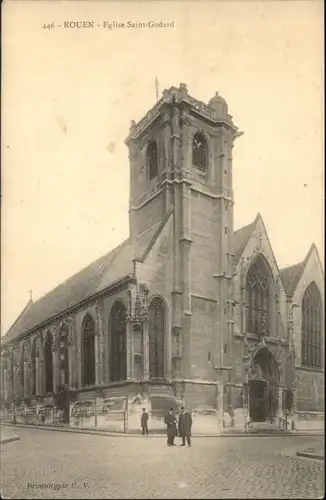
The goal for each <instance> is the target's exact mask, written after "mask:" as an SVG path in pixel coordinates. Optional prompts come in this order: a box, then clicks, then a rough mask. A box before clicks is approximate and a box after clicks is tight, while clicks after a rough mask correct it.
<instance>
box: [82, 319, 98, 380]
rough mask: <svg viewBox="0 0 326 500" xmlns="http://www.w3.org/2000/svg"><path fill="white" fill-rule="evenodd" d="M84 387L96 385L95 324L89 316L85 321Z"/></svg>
mask: <svg viewBox="0 0 326 500" xmlns="http://www.w3.org/2000/svg"><path fill="white" fill-rule="evenodd" d="M82 331H83V365H82V374H83V379H82V383H83V386H87V385H94V384H95V323H94V320H93V318H92V317H91V316H90V315H89V314H88V315H87V316H86V317H85V319H84V321H83V329H82Z"/></svg>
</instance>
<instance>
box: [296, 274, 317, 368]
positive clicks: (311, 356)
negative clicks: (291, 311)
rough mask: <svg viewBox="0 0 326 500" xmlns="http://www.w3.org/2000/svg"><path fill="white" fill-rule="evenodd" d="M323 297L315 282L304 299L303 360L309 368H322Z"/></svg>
mask: <svg viewBox="0 0 326 500" xmlns="http://www.w3.org/2000/svg"><path fill="white" fill-rule="evenodd" d="M321 323H322V305H321V296H320V292H319V290H318V287H317V285H316V283H315V282H312V283H311V284H310V285H309V286H308V287H307V288H306V291H305V293H304V296H303V298H302V324H301V360H302V366H305V367H307V368H317V369H318V368H319V369H320V368H321V367H322V359H321V355H322V345H321V344H322V342H321V331H322V327H321Z"/></svg>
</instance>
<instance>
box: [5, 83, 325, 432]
mask: <svg viewBox="0 0 326 500" xmlns="http://www.w3.org/2000/svg"><path fill="white" fill-rule="evenodd" d="M241 135H242V132H241V131H239V129H238V128H237V126H236V125H235V124H234V121H233V118H232V116H231V115H230V114H229V113H228V105H227V103H226V101H225V100H224V99H223V98H222V97H221V96H220V95H219V94H218V93H216V95H215V96H214V97H213V98H212V99H211V100H210V101H209V102H208V104H205V103H203V102H201V101H198V100H197V99H195V98H193V97H191V96H190V94H189V93H188V90H187V87H186V85H185V84H180V86H179V87H178V88H176V87H171V88H170V89H168V90H164V92H163V93H162V96H161V98H160V100H158V102H157V103H156V104H155V105H154V106H153V108H152V109H151V110H150V111H148V112H147V113H146V114H145V116H144V117H143V118H142V119H141V120H140V121H139V122H138V123H135V122H134V121H132V122H131V126H130V131H129V135H128V137H127V139H126V141H125V144H126V146H127V147H128V150H129V161H130V203H129V225H130V236H129V238H128V239H127V240H126V241H124V242H123V243H122V244H121V245H120V246H118V247H117V248H115V249H114V250H112V251H110V252H109V253H108V254H107V255H104V256H103V257H101V258H99V259H98V260H97V261H95V262H93V263H92V264H90V265H89V266H88V267H86V268H85V269H83V270H81V271H80V272H79V273H77V274H76V275H74V276H72V277H71V278H69V279H67V280H66V281H65V282H64V283H62V284H61V285H59V286H58V287H57V288H55V289H54V290H52V291H50V292H49V293H48V294H46V295H45V296H44V297H42V298H41V299H39V300H37V301H35V302H33V301H32V300H30V301H29V302H28V304H27V305H26V307H25V309H24V310H23V311H22V313H21V314H20V316H19V317H18V318H17V320H16V321H15V323H14V324H13V325H12V327H11V328H10V329H9V331H8V333H7V334H6V335H5V336H4V337H3V338H2V349H1V375H2V377H1V381H2V384H1V405H2V412H3V414H4V413H6V414H9V413H10V412H11V413H12V412H14V413H15V415H16V416H15V418H17V421H19V418H21V419H23V421H24V418H25V419H26V418H27V417H28V416H30V419H31V420H32V421H33V418H34V419H35V418H36V419H38V420H37V421H38V422H47V421H49V422H50V423H52V422H55V417H54V415H55V414H56V409H57V408H58V407H60V408H61V410H62V412H61V420H62V421H63V422H66V423H67V424H70V425H75V424H74V418H75V417H76V418H77V420H76V422H77V423H76V425H81V426H83V425H85V426H92V425H94V426H97V427H109V426H110V422H111V423H112V422H113V423H114V422H116V421H119V419H120V416H121V419H122V420H123V429H122V430H124V431H129V432H132V431H133V430H135V429H139V426H140V423H139V409H141V408H142V407H146V408H148V410H149V412H150V418H151V420H150V426H151V427H152V428H157V429H158V428H159V427H164V426H163V423H162V416H163V414H164V413H165V412H166V411H167V410H168V409H169V407H170V406H173V407H174V408H175V409H176V411H177V410H178V408H179V406H180V405H181V404H184V405H185V406H186V407H187V408H189V409H190V410H191V411H192V413H193V416H194V418H193V421H194V432H196V426H197V429H198V432H200V429H204V431H205V432H207V431H208V430H209V431H210V432H217V433H220V432H226V431H227V429H229V428H230V429H232V428H233V429H236V430H242V431H249V430H250V429H254V428H257V427H259V426H262V427H263V426H267V427H271V428H280V427H281V428H285V427H284V426H288V427H286V428H288V429H289V430H293V429H300V428H303V427H309V426H310V427H311V428H314V426H315V427H316V426H317V427H318V426H323V423H322V422H323V415H324V413H323V412H324V371H323V370H324V334H323V332H324V316H323V310H324V292H323V291H324V285H323V283H324V276H323V269H322V265H321V262H320V259H319V256H318V252H317V249H316V247H315V245H314V244H312V245H311V247H310V249H309V251H308V253H307V255H306V257H305V258H304V260H303V261H302V262H300V263H298V264H295V265H293V266H291V267H289V268H286V269H279V267H278V264H277V262H276V259H275V257H274V254H273V249H272V246H271V243H270V241H269V238H268V234H267V231H266V228H265V225H264V222H263V219H262V217H261V215H260V214H258V215H257V216H256V218H255V220H254V221H252V222H251V223H250V224H249V225H247V226H245V227H243V228H241V229H238V230H236V231H234V229H233V218H234V215H233V211H234V193H233V182H232V178H233V172H232V151H233V147H234V146H235V142H236V139H237V138H238V137H240V136H241ZM76 408H79V412H78V411H75V412H74V409H76ZM44 409H47V410H49V409H52V410H51V411H50V413H49V411H47V412H45V411H43V410H44ZM42 411H43V415H45V416H43V418H42V420H40V419H39V415H41V414H42ZM103 414H105V418H104V419H102V415H103ZM49 415H50V417H49ZM78 415H79V417H80V418H78ZM81 416H82V417H83V418H81ZM93 417H94V418H93ZM49 418H50V420H49ZM47 419H48V420H47ZM83 422H84V423H83ZM85 422H86V423H85ZM289 423H290V424H289ZM112 425H113V424H112ZM114 425H115V424H114ZM117 425H118V424H117Z"/></svg>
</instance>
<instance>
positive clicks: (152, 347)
mask: <svg viewBox="0 0 326 500" xmlns="http://www.w3.org/2000/svg"><path fill="white" fill-rule="evenodd" d="M164 358H165V306H164V302H163V300H162V299H160V298H159V297H155V298H154V299H153V300H152V301H151V304H150V307H149V376H150V378H152V379H153V378H164V376H165V369H164Z"/></svg>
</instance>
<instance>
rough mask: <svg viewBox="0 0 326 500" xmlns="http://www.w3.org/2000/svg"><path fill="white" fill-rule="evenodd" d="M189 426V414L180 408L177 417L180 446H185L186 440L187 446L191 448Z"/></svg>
mask: <svg viewBox="0 0 326 500" xmlns="http://www.w3.org/2000/svg"><path fill="white" fill-rule="evenodd" d="M191 426H192V418H191V415H190V413H189V412H188V411H187V410H185V408H184V406H181V413H180V415H179V422H178V431H179V437H181V438H182V444H181V446H186V439H187V444H188V446H191Z"/></svg>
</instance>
